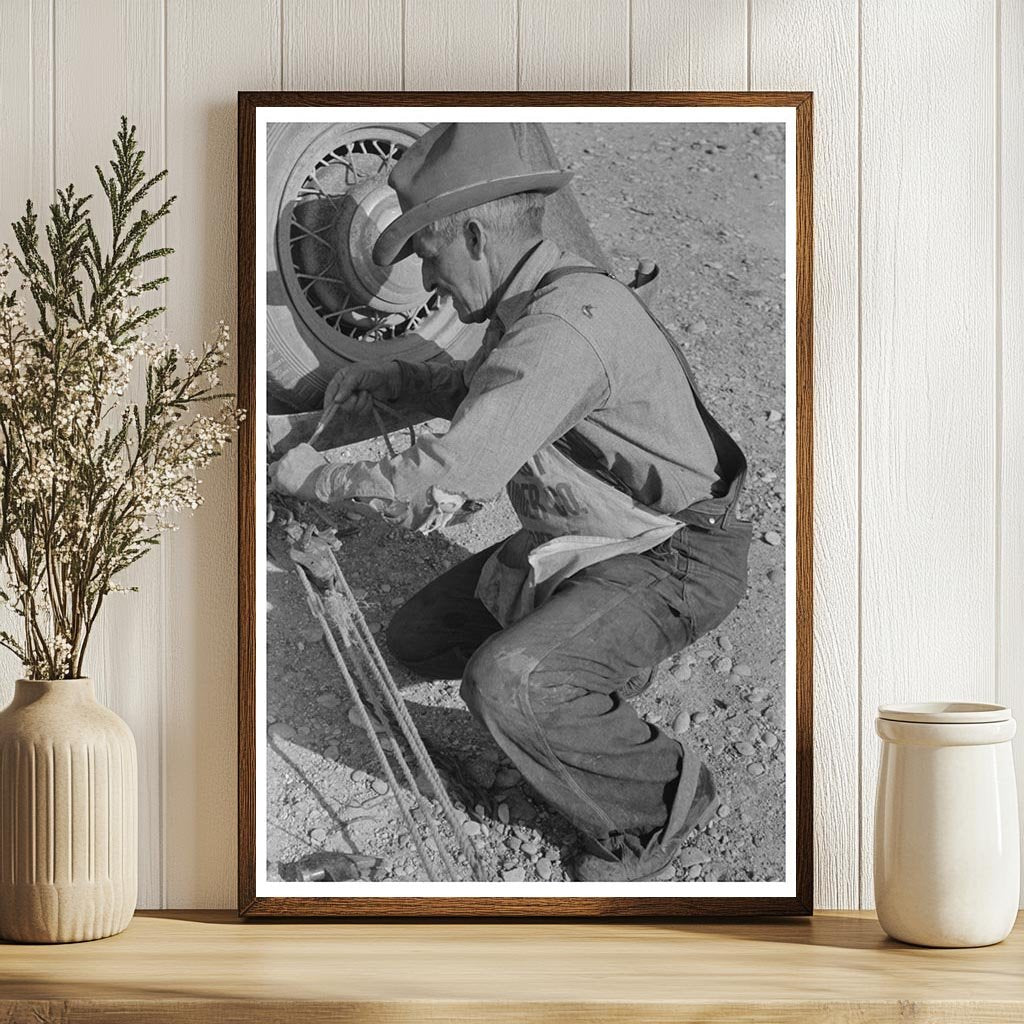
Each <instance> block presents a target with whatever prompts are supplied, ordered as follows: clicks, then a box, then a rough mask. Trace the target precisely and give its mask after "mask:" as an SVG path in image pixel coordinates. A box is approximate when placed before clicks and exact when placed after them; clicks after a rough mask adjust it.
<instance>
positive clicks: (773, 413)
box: [767, 409, 782, 423]
mask: <svg viewBox="0 0 1024 1024" xmlns="http://www.w3.org/2000/svg"><path fill="white" fill-rule="evenodd" d="M781 419H782V413H781V412H779V410H778V409H769V410H768V416H767V422H769V423H778V422H779V421H780V420H781Z"/></svg>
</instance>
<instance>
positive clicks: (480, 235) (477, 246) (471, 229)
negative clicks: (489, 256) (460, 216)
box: [465, 220, 487, 260]
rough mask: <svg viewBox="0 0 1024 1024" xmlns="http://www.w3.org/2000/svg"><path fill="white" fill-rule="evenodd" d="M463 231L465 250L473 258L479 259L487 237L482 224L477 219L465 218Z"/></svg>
mask: <svg viewBox="0 0 1024 1024" xmlns="http://www.w3.org/2000/svg"><path fill="white" fill-rule="evenodd" d="M465 232H466V251H467V252H468V253H469V255H470V256H471V257H472V258H473V259H475V260H478V259H480V258H481V257H482V256H483V252H484V245H485V242H486V239H487V236H486V234H485V233H484V226H483V224H481V223H480V221H478V220H467V221H466V226H465Z"/></svg>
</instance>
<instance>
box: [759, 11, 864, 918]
mask: <svg viewBox="0 0 1024 1024" xmlns="http://www.w3.org/2000/svg"><path fill="white" fill-rule="evenodd" d="M856 34H857V14H856V10H855V9H854V8H853V7H852V6H849V5H844V4H835V3H832V2H831V0H815V2H813V3H808V2H806V0H780V2H773V3H770V4H768V3H756V4H754V5H753V8H752V23H751V38H752V40H753V43H754V45H753V47H752V50H751V72H752V78H751V80H752V82H753V83H754V84H755V85H757V86H762V85H767V84H769V83H770V84H772V85H773V86H777V87H786V86H789V87H792V88H794V89H796V88H801V87H805V88H809V89H812V90H813V92H814V102H815V115H816V116H815V122H816V123H815V131H814V180H815V189H814V230H815V238H816V239H817V243H818V244H817V245H816V246H815V252H814V260H815V266H816V268H817V270H816V273H815V275H814V325H815V335H816V337H817V338H819V339H821V341H820V343H819V344H817V345H815V349H814V381H815V402H814V404H815V409H816V415H815V424H814V507H815V514H814V565H815V572H814V580H815V602H814V679H815V701H814V711H815V715H814V750H815V757H814V774H815V778H814V792H815V819H816V821H817V822H818V827H817V829H816V835H815V844H814V870H815V878H814V890H815V892H816V893H820V892H827V893H829V894H830V895H829V899H830V900H831V901H834V902H830V903H829V906H836V905H839V906H848V907H852V906H856V905H858V903H859V899H860V896H859V885H858V877H859V870H860V863H859V862H860V857H859V856H858V851H859V849H860V842H859V837H860V807H859V806H858V801H857V800H856V799H851V796H855V795H856V793H857V788H858V784H859V781H860V774H859V765H860V736H859V732H858V729H857V728H851V727H850V723H851V722H857V721H858V715H859V704H858V668H859V666H858V643H859V637H858V618H857V617H858V592H857V588H856V587H842V588H841V587H837V586H836V585H835V581H836V580H838V579H843V578H845V579H850V580H852V579H856V577H857V569H858V536H857V499H858V489H857V485H858V459H857V454H858V453H857V431H856V429H854V428H855V426H856V423H857V417H858V407H859V406H858V403H859V394H858V329H857V328H858V324H857V280H858V267H857V218H858V209H859V207H858V201H852V202H851V197H853V198H854V199H855V200H856V199H857V60H856V54H857V50H856ZM808 36H810V37H813V38H815V39H820V40H821V45H819V46H815V47H807V46H805V45H803V43H802V40H803V39H804V38H806V37H808Z"/></svg>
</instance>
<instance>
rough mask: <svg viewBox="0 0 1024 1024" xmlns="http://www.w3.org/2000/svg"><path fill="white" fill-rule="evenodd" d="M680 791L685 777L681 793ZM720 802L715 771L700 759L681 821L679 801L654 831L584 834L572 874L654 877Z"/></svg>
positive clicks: (589, 878) (581, 877)
mask: <svg viewBox="0 0 1024 1024" xmlns="http://www.w3.org/2000/svg"><path fill="white" fill-rule="evenodd" d="M685 774H686V773H685V772H684V778H685ZM689 786H692V781H689V784H688V786H687V788H689ZM680 791H683V780H682V779H681V780H680V784H679V790H678V791H677V797H678V796H679V793H680ZM720 804H721V801H720V800H719V799H718V794H717V792H716V790H715V783H714V779H713V778H712V775H711V772H710V771H709V770H708V768H707V766H706V765H705V764H702V763H699V777H698V779H697V785H696V789H695V790H694V791H693V798H692V800H691V801H690V803H689V809H688V810H687V811H686V813H685V815H684V817H683V820H682V822H681V823H679V822H678V820H677V819H678V817H679V810H680V808H679V806H678V802H677V803H674V804H673V808H672V812H671V814H670V816H669V821H668V824H666V825H665V826H664V827H663V828H660V829H656V830H655V831H654V832H647V833H644V834H643V835H638V834H635V833H632V832H617V833H614V834H612V835H610V836H608V837H606V838H603V839H598V838H596V837H595V836H584V837H583V838H584V844H585V845H584V848H583V849H582V850H581V851H580V852H579V853H578V854H576V856H575V857H574V858H573V859H572V860H571V861H570V863H569V864H568V865H567V867H568V871H569V875H570V876H571V877H572V878H573V879H574V880H575V881H577V882H647V881H650V880H651V879H652V878H654V877H655V876H657V875H658V874H660V873H661V872H662V871H663V870H664V869H665V868H666V867H667V866H668V865H669V864H671V863H672V861H673V860H675V858H676V856H677V855H678V853H679V851H680V850H681V849H682V847H683V843H684V842H685V841H686V839H687V837H688V836H690V835H691V834H692V833H694V832H696V831H697V830H698V829H700V828H702V827H703V826H704V825H706V824H707V823H708V822H709V821H710V820H711V818H712V817H714V815H715V812H716V811H717V810H718V808H719V806H720Z"/></svg>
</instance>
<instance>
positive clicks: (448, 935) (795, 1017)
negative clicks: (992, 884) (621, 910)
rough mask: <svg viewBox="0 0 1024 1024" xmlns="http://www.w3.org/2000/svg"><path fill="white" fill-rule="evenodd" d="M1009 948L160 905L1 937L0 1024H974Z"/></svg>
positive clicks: (722, 929) (708, 926)
mask: <svg viewBox="0 0 1024 1024" xmlns="http://www.w3.org/2000/svg"><path fill="white" fill-rule="evenodd" d="M1022 956H1024V932H1022V928H1021V925H1020V924H1018V927H1017V929H1016V930H1015V931H1014V933H1013V934H1012V935H1011V937H1010V938H1009V939H1007V940H1006V941H1005V942H1003V943H1000V944H998V945H995V946H989V947H986V948H982V949H963V950H928V949H922V948H919V947H914V946H904V945H902V944H901V943H897V942H894V941H893V940H891V939H889V938H887V937H886V936H885V935H884V933H883V932H882V930H881V929H880V928H879V926H878V924H877V922H876V921H875V920H874V918H873V916H872V915H870V914H865V913H857V912H836V913H825V914H818V915H816V916H815V917H814V918H805V919H789V920H777V921H772V922H765V921H758V920H756V919H750V920H737V921H731V922H728V923H723V922H718V923H713V922H706V921H690V922H687V923H673V924H665V923H636V924H632V925H621V924H610V923H597V922H593V923H587V924H551V923H548V924H536V923H530V924H525V923H522V924H503V925H502V924H484V923H465V924H452V923H446V924H437V923H419V924H395V923H388V924H380V923H369V922H363V923H361V924H323V923H309V922H287V923H285V922H281V923H277V924H262V925H261V924H253V923H247V922H238V921H237V919H234V918H233V917H232V915H230V914H228V913H223V912H221V913H217V912H205V913H204V912H191V913H189V912H173V911H165V912H159V913H151V914H144V915H140V916H137V917H136V919H135V921H134V922H133V923H132V924H131V926H130V927H129V928H128V930H127V931H126V932H124V933H122V934H121V935H117V936H114V937H113V938H110V939H105V940H102V941H100V942H90V943H82V944H80V945H69V946H53V947H40V946H0V958H2V961H3V971H2V973H0V1020H3V1021H5V1024H21V1022H23V1021H25V1022H29V1021H31V1022H32V1024H38V1021H39V1019H43V1020H48V1019H53V1020H58V1019H59V1020H60V1021H61V1022H62V1024H81V1022H86V1021H88V1022H92V1021H98V1020H124V1021H128V1020H131V1021H133V1022H136V1021H137V1022H144V1021H175V1020H177V1021H189V1022H196V1024H198V1022H206V1021H216V1022H218V1024H225V1022H234V1021H249V1020H261V1021H296V1020H302V1021H305V1022H310V1024H313V1022H319V1021H324V1022H327V1021H333V1022H340V1021H346V1022H347V1021H353V1022H355V1021H374V1022H383V1021H403V1022H405V1021H408V1022H413V1021H417V1022H418V1021H450V1020H460V1021H465V1022H472V1021H500V1022H505V1024H511V1022H517V1024H518V1022H532V1021H566V1022H569V1021H572V1022H579V1024H582V1022H593V1021H602V1022H603V1021H629V1022H631V1024H646V1022H663V1021H664V1022H667V1021H673V1022H677V1024H678V1022H686V1021H723V1022H724V1021H728V1022H731V1024H743V1022H755V1021H756V1022H759V1024H768V1022H781V1021H816V1022H824V1021H828V1022H830V1024H835V1022H851V1024H852V1022H857V1024H872V1022H881V1021H903V1022H905V1021H915V1020H916V1021H928V1022H933V1024H939V1022H946V1021H964V1022H970V1024H985V1022H995V1021H999V1022H1008V1021H1017V1020H1020V1019H1021V1016H1022V1015H1024V977H1022V976H1021V972H1020V970H1019V965H1020V962H1021V957H1022ZM297 1001H298V1002H297ZM36 1011H41V1012H42V1013H43V1014H45V1013H47V1012H50V1013H53V1014H54V1015H53V1016H51V1017H46V1016H45V1015H44V1016H42V1017H40V1018H36V1017H33V1016H32V1013H33V1012H36Z"/></svg>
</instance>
